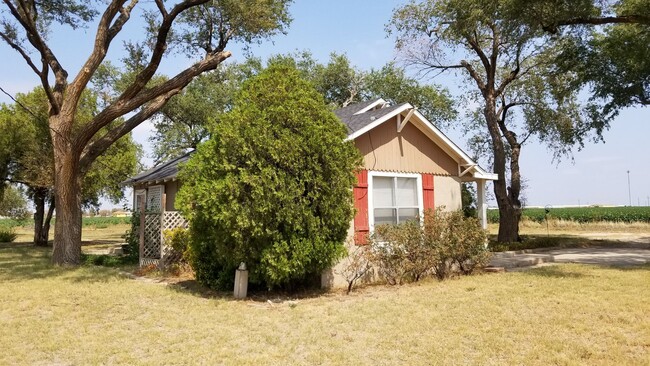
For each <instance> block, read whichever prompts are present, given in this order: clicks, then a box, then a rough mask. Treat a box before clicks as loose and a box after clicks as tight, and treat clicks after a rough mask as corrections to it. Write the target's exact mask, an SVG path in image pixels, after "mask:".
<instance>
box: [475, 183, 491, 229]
mask: <svg viewBox="0 0 650 366" xmlns="http://www.w3.org/2000/svg"><path fill="white" fill-rule="evenodd" d="M476 213H477V215H478V221H480V222H481V226H482V227H483V229H487V227H488V223H487V204H486V203H485V180H484V179H479V180H477V181H476Z"/></svg>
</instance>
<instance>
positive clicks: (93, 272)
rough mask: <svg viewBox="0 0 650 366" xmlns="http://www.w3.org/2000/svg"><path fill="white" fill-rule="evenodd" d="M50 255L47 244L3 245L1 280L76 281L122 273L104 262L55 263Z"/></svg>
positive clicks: (111, 276)
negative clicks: (45, 245)
mask: <svg viewBox="0 0 650 366" xmlns="http://www.w3.org/2000/svg"><path fill="white" fill-rule="evenodd" d="M51 258H52V254H51V249H50V248H47V247H35V246H33V245H30V246H27V245H17V246H9V247H5V246H3V247H1V248H0V282H22V281H31V280H39V279H47V278H62V277H66V280H70V281H74V282H108V281H109V280H113V279H116V278H119V277H120V276H121V275H120V273H119V271H118V270H116V269H113V268H107V267H101V266H92V265H82V266H79V267H63V266H55V265H52V264H51Z"/></svg>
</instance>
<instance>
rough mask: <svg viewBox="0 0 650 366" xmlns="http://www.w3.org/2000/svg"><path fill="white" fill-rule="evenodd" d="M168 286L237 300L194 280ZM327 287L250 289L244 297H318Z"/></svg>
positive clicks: (270, 299) (207, 296)
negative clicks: (294, 289) (295, 289)
mask: <svg viewBox="0 0 650 366" xmlns="http://www.w3.org/2000/svg"><path fill="white" fill-rule="evenodd" d="M168 288H169V289H171V290H172V291H177V292H181V293H185V294H190V295H193V296H197V297H201V298H204V299H221V300H232V301H238V300H236V299H235V298H234V297H233V292H230V291H217V290H213V289H211V288H209V287H206V286H204V285H202V284H200V283H199V282H198V281H196V280H183V281H179V282H176V283H171V284H169V285H168ZM329 293H330V291H328V290H327V289H320V288H313V289H301V290H298V291H294V292H288V291H264V290H251V291H249V292H248V296H247V297H246V298H245V299H244V300H246V301H254V302H260V303H273V304H278V303H283V302H285V301H293V300H304V299H312V298H318V297H321V296H323V295H326V294H329Z"/></svg>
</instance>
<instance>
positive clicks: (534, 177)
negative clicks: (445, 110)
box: [0, 0, 650, 206]
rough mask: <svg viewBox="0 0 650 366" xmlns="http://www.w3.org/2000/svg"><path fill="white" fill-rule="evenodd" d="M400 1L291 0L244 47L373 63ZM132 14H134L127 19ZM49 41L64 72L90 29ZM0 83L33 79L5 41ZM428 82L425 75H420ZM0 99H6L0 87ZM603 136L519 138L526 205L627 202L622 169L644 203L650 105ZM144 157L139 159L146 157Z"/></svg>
mask: <svg viewBox="0 0 650 366" xmlns="http://www.w3.org/2000/svg"><path fill="white" fill-rule="evenodd" d="M400 3H402V2H401V1H369V0H347V1H342V0H333V1H296V3H294V4H293V5H292V7H291V14H292V16H293V18H294V21H293V22H292V24H291V26H290V27H289V29H288V34H287V35H280V36H277V37H275V38H274V39H273V40H271V41H266V42H264V43H263V44H261V45H255V46H253V47H252V48H251V52H252V54H253V55H255V56H259V57H262V58H267V57H268V56H270V55H273V54H278V53H288V52H293V51H296V50H309V51H311V52H312V54H313V55H314V56H315V57H316V58H317V59H319V60H320V61H323V62H325V61H327V59H328V57H329V54H330V53H331V52H338V53H346V54H347V55H348V57H349V58H350V60H351V61H352V63H353V64H354V65H355V66H356V67H358V68H360V69H366V70H367V69H370V68H379V67H381V66H382V65H384V64H385V63H387V62H389V61H391V60H394V59H395V51H394V48H393V46H394V41H393V40H392V39H390V38H387V37H386V32H385V30H384V25H385V24H386V23H387V22H388V20H389V19H390V16H391V14H392V10H393V9H394V8H395V7H396V6H397V5H399V4H400ZM134 20H135V19H134ZM139 34H141V31H140V24H139V23H138V22H137V21H134V22H133V23H132V24H129V25H128V26H127V27H125V31H124V32H123V34H122V35H121V36H122V38H121V39H118V40H117V41H116V42H114V44H113V48H112V49H111V51H109V58H110V59H114V60H118V59H119V58H120V57H122V55H121V49H120V45H121V43H122V41H124V40H126V39H129V38H137V37H138V35H139ZM50 38H51V41H52V45H53V46H52V48H53V49H54V52H55V54H57V55H58V56H59V58H60V59H61V61H62V64H63V65H64V67H66V68H67V69H68V70H69V72H70V74H75V73H76V72H77V71H78V68H79V65H80V64H81V62H82V60H83V59H84V58H85V57H86V55H87V54H88V52H89V50H90V48H91V46H92V29H90V30H89V31H84V30H77V31H71V30H65V29H64V30H61V29H56V30H55V31H54V32H53V34H52V35H51V37H50ZM229 49H230V50H231V51H232V52H233V57H232V59H233V60H242V59H243V53H242V50H241V47H240V45H236V44H232V45H231V47H229ZM0 60H2V67H0V86H1V87H2V88H3V89H5V90H6V91H8V92H9V93H12V94H15V93H18V92H27V91H29V90H31V89H32V88H33V87H34V86H36V85H37V84H38V79H37V78H36V76H35V75H34V74H32V73H31V72H30V70H29V69H28V68H27V66H26V65H25V63H24V62H23V61H22V59H21V58H20V57H19V56H18V55H17V54H16V53H15V52H14V51H12V50H11V49H10V48H9V47H7V46H5V45H4V44H2V45H1V46H0ZM189 63H190V60H184V59H181V58H172V59H169V60H167V62H166V63H164V64H163V66H162V68H161V71H163V72H164V73H168V74H171V73H173V72H174V71H176V70H179V69H180V68H181V67H184V66H186V65H188V64H189ZM423 82H431V80H423ZM433 82H435V83H436V84H441V85H443V86H445V87H447V88H449V89H450V90H451V91H452V92H455V91H458V90H459V83H461V81H460V80H457V79H454V78H453V77H440V78H437V79H434V80H433ZM0 102H5V103H7V102H10V100H9V98H7V97H6V96H5V95H0ZM150 129H151V126H150V125H149V124H147V123H145V124H143V125H142V126H140V127H138V128H137V129H136V130H135V131H134V136H135V138H136V140H138V141H139V142H141V143H142V144H144V145H145V148H147V149H148V142H147V138H148V136H149V133H150ZM446 132H447V134H448V135H449V136H450V137H451V138H452V139H453V140H454V141H455V142H456V143H457V144H458V145H460V146H461V147H463V148H465V146H466V141H465V138H464V137H463V136H462V135H461V133H460V132H459V131H454V130H451V131H446ZM604 137H605V143H599V144H591V143H590V144H586V145H585V147H584V149H583V150H582V151H580V152H576V153H575V154H574V160H573V162H572V161H571V160H570V159H564V160H562V161H561V162H560V163H557V162H555V163H554V162H552V155H551V153H550V152H549V151H547V149H546V148H545V147H544V146H541V145H539V144H536V143H533V144H530V145H526V146H525V147H524V149H523V152H522V157H521V171H522V175H523V176H524V178H525V180H526V185H527V188H526V190H525V192H524V196H525V197H526V202H527V203H528V204H529V205H542V206H543V205H554V206H558V205H578V204H580V205H590V204H612V205H625V204H628V202H629V199H628V174H627V171H628V170H629V171H630V174H629V176H630V182H631V185H630V186H631V196H632V204H633V205H637V204H638V203H640V204H641V205H647V204H648V202H649V201H650V183H649V182H650V169H649V168H650V163H649V157H650V143H649V142H648V139H649V137H650V108H645V109H642V108H632V109H628V110H625V111H623V112H622V113H621V114H620V116H619V117H618V118H617V119H616V120H615V121H614V122H613V123H612V126H611V128H610V130H609V131H606V132H605V134H604ZM150 161H151V160H150V159H147V160H146V162H148V163H150Z"/></svg>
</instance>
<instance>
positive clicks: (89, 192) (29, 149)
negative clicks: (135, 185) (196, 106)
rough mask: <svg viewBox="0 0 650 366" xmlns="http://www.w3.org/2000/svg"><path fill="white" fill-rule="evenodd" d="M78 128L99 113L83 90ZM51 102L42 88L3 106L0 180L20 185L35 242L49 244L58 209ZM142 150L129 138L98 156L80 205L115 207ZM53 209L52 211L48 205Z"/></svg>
mask: <svg viewBox="0 0 650 366" xmlns="http://www.w3.org/2000/svg"><path fill="white" fill-rule="evenodd" d="M80 109H81V110H80V111H79V112H78V113H77V119H76V122H77V124H78V125H77V126H76V127H77V128H79V127H81V126H83V125H84V124H85V123H87V122H88V121H89V120H91V119H92V116H93V115H94V114H96V113H97V109H98V107H97V98H96V93H94V92H92V91H86V92H84V95H83V97H82V103H80ZM47 118H48V102H47V97H46V96H45V92H44V90H43V89H42V88H36V89H34V90H33V91H32V92H30V93H28V94H19V95H17V97H16V101H15V103H14V104H11V105H4V104H3V105H1V106H0V136H2V138H0V164H2V165H0V172H2V175H1V176H0V181H2V182H9V183H12V184H20V185H22V186H24V187H25V188H26V193H27V196H28V197H29V198H30V199H31V200H32V202H33V204H34V209H35V214H34V244H35V245H38V246H45V245H47V244H48V239H49V231H50V230H49V229H50V221H51V219H52V214H53V212H54V208H55V200H54V196H53V188H54V178H53V177H54V159H53V154H52V142H51V138H50V134H49V131H48V125H47ZM140 155H141V148H140V146H139V145H138V144H136V143H134V142H133V140H132V139H131V135H130V134H127V135H125V136H123V137H121V138H120V139H119V140H118V141H116V142H115V143H114V144H113V145H112V146H111V147H110V148H108V149H107V150H106V152H105V153H104V154H103V155H102V156H100V157H98V158H97V159H96V160H95V161H94V162H93V164H92V166H91V167H90V169H89V170H88V172H87V173H86V175H85V176H84V178H83V184H82V187H83V190H82V198H81V202H82V206H84V207H86V208H90V207H97V206H99V199H100V198H102V197H104V198H108V199H110V200H111V201H112V202H114V203H118V202H119V201H120V200H121V199H123V198H124V189H123V187H121V186H120V184H119V183H120V182H122V181H124V180H125V179H126V178H128V177H129V176H131V175H133V174H134V173H136V172H137V169H138V168H139V163H138V162H139V160H140V159H139V157H140ZM48 206H49V207H48Z"/></svg>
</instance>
